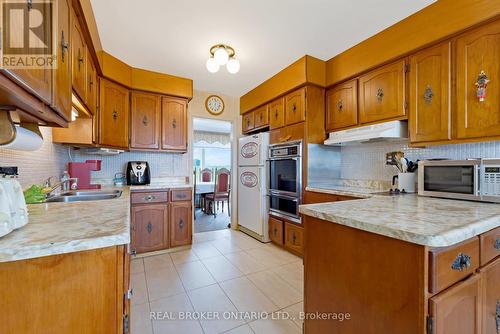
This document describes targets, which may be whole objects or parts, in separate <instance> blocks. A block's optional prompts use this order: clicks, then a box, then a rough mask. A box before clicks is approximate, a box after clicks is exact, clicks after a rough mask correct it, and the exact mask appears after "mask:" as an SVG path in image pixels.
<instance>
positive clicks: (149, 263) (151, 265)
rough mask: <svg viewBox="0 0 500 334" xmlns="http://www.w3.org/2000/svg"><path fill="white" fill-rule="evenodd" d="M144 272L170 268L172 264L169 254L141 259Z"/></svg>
mask: <svg viewBox="0 0 500 334" xmlns="http://www.w3.org/2000/svg"><path fill="white" fill-rule="evenodd" d="M143 260H144V268H145V270H146V271H149V270H157V269H158V268H165V267H172V266H173V265H174V264H173V262H172V259H171V258H170V255H169V254H161V255H154V256H148V257H145V258H143Z"/></svg>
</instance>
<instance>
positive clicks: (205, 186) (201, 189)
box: [196, 182, 215, 195]
mask: <svg viewBox="0 0 500 334" xmlns="http://www.w3.org/2000/svg"><path fill="white" fill-rule="evenodd" d="M214 188H215V182H198V183H196V195H202V194H209V193H213V192H214Z"/></svg>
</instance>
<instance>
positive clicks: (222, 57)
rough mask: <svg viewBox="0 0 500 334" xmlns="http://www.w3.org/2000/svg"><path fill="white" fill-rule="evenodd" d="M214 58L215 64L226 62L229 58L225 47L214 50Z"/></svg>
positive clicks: (224, 63)
mask: <svg viewBox="0 0 500 334" xmlns="http://www.w3.org/2000/svg"><path fill="white" fill-rule="evenodd" d="M214 58H215V61H216V62H217V64H219V65H221V66H222V65H226V64H227V61H228V60H229V55H228V54H227V51H226V49H224V48H222V47H221V48H218V49H217V50H215V52H214Z"/></svg>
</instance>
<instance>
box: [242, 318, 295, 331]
mask: <svg viewBox="0 0 500 334" xmlns="http://www.w3.org/2000/svg"><path fill="white" fill-rule="evenodd" d="M249 325H250V327H251V328H252V330H253V331H254V333H255V334H300V333H302V331H301V330H300V329H299V327H297V325H296V324H295V323H294V322H293V321H291V320H284V319H265V320H264V319H261V320H256V321H253V322H251V323H249Z"/></svg>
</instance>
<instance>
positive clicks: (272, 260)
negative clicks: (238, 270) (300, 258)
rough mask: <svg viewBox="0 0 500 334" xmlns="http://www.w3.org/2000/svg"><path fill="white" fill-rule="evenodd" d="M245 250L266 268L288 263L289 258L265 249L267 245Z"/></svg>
mask: <svg viewBox="0 0 500 334" xmlns="http://www.w3.org/2000/svg"><path fill="white" fill-rule="evenodd" d="M245 252H246V253H247V254H248V255H250V256H251V257H252V258H254V259H255V260H256V261H258V262H260V263H262V264H263V265H264V266H265V267H266V268H274V267H278V266H282V265H284V264H287V263H288V261H287V260H284V259H283V258H281V257H280V256H277V255H276V254H273V252H272V251H270V250H269V249H265V247H259V248H253V249H247V250H245Z"/></svg>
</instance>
